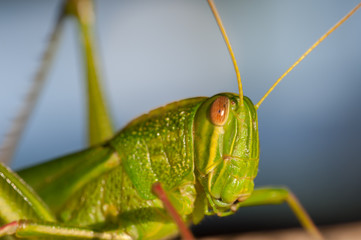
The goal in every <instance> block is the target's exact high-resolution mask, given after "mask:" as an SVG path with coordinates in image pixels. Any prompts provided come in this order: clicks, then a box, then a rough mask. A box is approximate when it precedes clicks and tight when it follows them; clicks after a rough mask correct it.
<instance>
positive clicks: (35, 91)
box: [0, 5, 65, 165]
mask: <svg viewBox="0 0 361 240" xmlns="http://www.w3.org/2000/svg"><path fill="white" fill-rule="evenodd" d="M64 17H65V12H64V5H63V6H62V10H61V12H60V13H59V15H58V17H57V20H56V24H55V27H54V30H53V32H52V33H51V35H50V39H49V41H48V45H47V47H46V49H45V51H44V53H43V55H42V59H41V63H40V66H39V68H38V71H37V72H36V74H35V76H34V78H33V81H32V85H31V87H30V89H29V91H28V93H27V95H26V98H25V101H24V103H23V106H22V108H21V110H20V111H19V112H18V114H17V116H16V117H15V119H14V123H13V124H12V126H11V128H10V131H9V133H8V134H7V135H6V137H5V140H4V142H3V144H2V146H1V149H0V162H3V163H5V164H7V165H9V163H10V162H11V159H12V157H13V155H14V152H15V149H16V147H17V145H18V143H19V140H20V137H21V135H22V133H23V132H24V129H25V126H26V123H27V121H28V120H29V118H30V115H31V113H32V111H33V109H34V107H35V105H36V102H37V99H38V96H39V95H40V92H41V90H42V89H43V86H44V83H45V77H46V75H47V73H48V72H49V69H50V66H51V62H52V60H53V58H54V55H55V52H56V49H57V47H58V45H59V39H60V35H61V32H62V27H63V22H64V21H63V20H64Z"/></svg>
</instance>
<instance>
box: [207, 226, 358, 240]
mask: <svg viewBox="0 0 361 240" xmlns="http://www.w3.org/2000/svg"><path fill="white" fill-rule="evenodd" d="M320 230H321V232H322V234H323V236H324V237H325V239H327V240H358V239H361V222H354V223H347V224H340V225H333V226H327V227H321V228H320ZM201 239H203V240H206V239H208V240H217V239H227V240H236V239H237V240H289V239H292V240H309V239H312V238H311V237H310V236H309V235H308V234H307V233H306V232H305V231H304V230H303V229H301V228H292V229H287V230H276V231H264V232H263V231H260V232H250V233H244V234H237V235H222V236H215V237H204V238H201Z"/></svg>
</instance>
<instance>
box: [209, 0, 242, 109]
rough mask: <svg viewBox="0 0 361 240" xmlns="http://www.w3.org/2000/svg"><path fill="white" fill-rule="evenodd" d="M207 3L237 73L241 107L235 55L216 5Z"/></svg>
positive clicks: (239, 79)
mask: <svg viewBox="0 0 361 240" xmlns="http://www.w3.org/2000/svg"><path fill="white" fill-rule="evenodd" d="M208 4H209V7H210V8H211V10H212V12H213V15H214V17H215V19H216V21H217V24H218V27H219V29H220V30H221V33H222V36H223V39H224V41H225V42H226V45H227V48H228V51H229V54H230V55H231V58H232V62H233V66H234V70H235V71H236V75H237V82H238V91H239V100H240V105H241V106H242V107H243V89H242V81H241V75H240V73H239V69H238V65H237V61H236V57H235V56H234V53H233V50H232V46H231V43H230V42H229V39H228V36H227V33H226V30H225V29H224V26H223V23H222V20H221V17H220V16H219V13H218V11H217V8H216V5H215V4H214V1H213V0H208Z"/></svg>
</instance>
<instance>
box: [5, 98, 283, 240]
mask: <svg viewBox="0 0 361 240" xmlns="http://www.w3.org/2000/svg"><path fill="white" fill-rule="evenodd" d="M232 96H233V95H227V94H226V95H220V96H216V97H214V98H213V99H212V100H210V102H211V103H209V106H208V108H209V107H210V106H213V103H214V102H217V101H221V102H222V103H224V101H225V100H224V97H225V98H227V99H233V97H232ZM218 99H220V100H218ZM189 101H193V100H189ZM194 101H196V100H194ZM229 101H230V104H231V105H233V104H236V105H237V100H236V99H233V100H229ZM248 101H249V100H247V99H246V100H245V102H247V104H248V105H247V106H251V103H249V102H248ZM225 102H226V103H225V104H226V105H228V104H229V103H227V101H225ZM188 103H191V102H188ZM168 107H171V106H168ZM173 107H174V106H173ZM210 108H212V107H210ZM170 109H173V108H172V107H171V108H170ZM158 111H159V110H158ZM156 112H157V111H155V112H153V113H154V114H156ZM251 112H252V111H251ZM251 115H252V114H251ZM253 120H254V121H255V120H256V118H253ZM139 121H140V119H138V120H135V122H133V123H131V124H130V127H131V126H132V125H133V124H134V126H135V125H137V123H139ZM200 125H202V126H203V125H204V124H200ZM220 125H221V124H220ZM256 138H257V136H254V137H252V139H255V140H256ZM114 142H115V143H114ZM134 144H136V143H134ZM111 145H112V147H113V148H116V145H117V143H116V141H113V143H111ZM254 145H257V140H256V143H255V144H254ZM256 148H257V147H256ZM93 150H94V151H95V152H97V151H98V150H99V149H98V150H96V148H94V149H93ZM93 150H92V151H93ZM103 150H104V149H101V150H99V153H94V155H97V154H100V155H101V156H102V157H104V155H103V154H105V156H108V153H107V152H104V151H103ZM84 153H85V154H87V153H86V152H84ZM91 154H93V153H91ZM113 158H116V157H114V156H109V159H111V161H110V162H109V163H107V164H110V165H116V164H117V162H116V161H114V159H113ZM255 158H258V156H257V155H255ZM67 159H69V158H67ZM197 159H201V157H199V158H197ZM118 164H119V163H118ZM200 165H202V163H200ZM128 167H129V168H131V167H132V166H128ZM211 167H212V166H211ZM211 167H210V168H211ZM206 168H207V166H206ZM5 171H6V170H4V172H5ZM207 171H208V170H207ZM127 172H128V173H130V172H131V170H128V171H127ZM25 175H26V174H25ZM30 175H31V174H30ZM251 175H252V174H251ZM253 175H254V174H253ZM253 175H252V177H253ZM254 176H255V175H254ZM25 178H26V177H25ZM135 179H141V178H140V176H137V177H135ZM164 180H165V181H166V179H164ZM133 184H134V185H136V183H133ZM140 185H141V184H140ZM140 185H139V186H140ZM187 187H188V186H185V189H186V190H184V189H182V190H183V191H188V190H189V189H187ZM45 188H46V187H45ZM169 188H171V187H168V189H167V187H166V190H169ZM246 188H252V186H251V185H250V186H249V187H247V186H246ZM147 189H148V190H149V189H150V188H149V186H148V187H147ZM148 190H146V191H145V192H143V193H141V194H142V197H143V198H145V199H147V198H149V197H150V195H151V193H150V192H149V191H148ZM70 191H71V190H70ZM137 191H138V192H141V191H143V190H142V187H138V188H137ZM147 191H148V192H147ZM189 191H194V190H192V189H191V190H189ZM276 192H277V191H276ZM72 194H74V193H71V194H70V195H72ZM183 195H184V194H181V195H180V196H183ZM185 195H187V194H185ZM247 195H248V192H247V191H245V194H244V196H243V195H239V196H238V197H239V198H238V199H237V201H239V202H242V201H244V200H245V199H246V198H247V197H249V196H247ZM176 196H177V195H176ZM180 196H177V197H180ZM49 197H50V198H53V200H49V199H47V200H46V202H52V203H51V206H52V207H53V208H54V209H59V208H61V206H56V205H57V204H59V203H61V201H64V199H59V197H62V198H66V197H67V196H66V194H61V196H58V195H55V194H54V195H51V196H49ZM174 198H176V197H174ZM227 198H230V199H227ZM243 198H244V199H243ZM226 199H227V200H226ZM223 200H225V201H227V202H230V201H231V200H233V199H232V197H230V196H228V195H227V194H226V195H225V196H223ZM173 201H174V200H173ZM210 202H211V201H210ZM245 203H247V201H245ZM173 204H174V203H173ZM213 204H216V205H217V204H221V203H213ZM201 206H202V205H201ZM217 206H218V205H217ZM239 206H241V205H239ZM68 207H69V208H68V211H69V212H66V211H65V212H63V213H62V214H63V216H62V218H63V219H69V216H67V215H69V214H70V215H71V210H69V209H71V208H72V207H73V208H74V206H68ZM108 207H109V208H110V210H109V213H110V212H114V211H112V210H115V209H113V208H112V206H107V207H106V208H108ZM218 207H219V206H218ZM235 208H236V207H235ZM215 209H216V210H219V209H217V207H215V205H213V210H215ZM115 212H116V211H115ZM216 213H217V214H219V215H222V214H223V212H221V211H220V212H216ZM228 213H230V212H225V214H224V215H226V214H228ZM111 215H112V214H110V219H109V221H110V223H113V222H112V221H113V220H114V219H113V220H112V219H111V218H112V217H116V216H111ZM123 217H124V216H123ZM201 217H202V216H201ZM201 217H200V218H201ZM70 219H71V218H70ZM131 221H132V220H130V222H131ZM194 221H195V222H197V221H198V219H196V220H194ZM107 223H109V222H107ZM110 225H111V224H110ZM171 225H172V224H171ZM107 226H108V227H109V225H107ZM100 227H104V226H94V228H100ZM84 231H85V230H84ZM133 231H134V232H136V233H133ZM126 232H127V234H128V235H130V236H132V237H134V236H136V237H139V236H138V235H137V234H139V233H138V232H137V231H135V230H134V229H131V228H130V229H127V231H126ZM170 233H171V231H170ZM132 234H134V235H132ZM95 236H98V237H99V236H100V237H103V235H95ZM159 236H162V235H159ZM104 237H106V236H104ZM111 237H113V235H111ZM123 237H126V235H124V236H123Z"/></svg>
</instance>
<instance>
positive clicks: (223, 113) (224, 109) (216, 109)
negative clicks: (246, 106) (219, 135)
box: [210, 96, 229, 126]
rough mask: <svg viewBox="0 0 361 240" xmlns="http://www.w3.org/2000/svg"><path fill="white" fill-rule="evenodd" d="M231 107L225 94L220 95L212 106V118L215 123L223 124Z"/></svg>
mask: <svg viewBox="0 0 361 240" xmlns="http://www.w3.org/2000/svg"><path fill="white" fill-rule="evenodd" d="M228 108H229V99H228V98H227V97H225V96H219V97H218V98H217V99H216V100H215V101H214V102H213V103H212V106H211V108H210V118H211V122H212V123H213V124H214V125H217V126H222V125H224V123H225V122H226V120H227V117H228V112H229V111H228Z"/></svg>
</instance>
